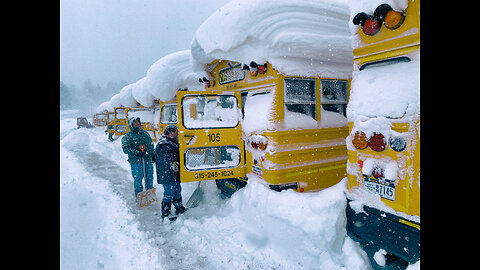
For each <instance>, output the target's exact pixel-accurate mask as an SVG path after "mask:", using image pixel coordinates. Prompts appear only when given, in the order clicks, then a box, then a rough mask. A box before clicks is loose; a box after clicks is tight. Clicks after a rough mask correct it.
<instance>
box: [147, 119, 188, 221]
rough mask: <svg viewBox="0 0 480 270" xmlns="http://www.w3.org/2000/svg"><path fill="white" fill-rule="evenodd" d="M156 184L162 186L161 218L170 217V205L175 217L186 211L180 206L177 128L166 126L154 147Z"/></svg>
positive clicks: (180, 190) (180, 188)
mask: <svg viewBox="0 0 480 270" xmlns="http://www.w3.org/2000/svg"><path fill="white" fill-rule="evenodd" d="M155 156H156V158H155V159H156V163H155V164H156V168H157V183H158V184H162V186H163V190H164V192H163V199H162V218H165V217H168V216H169V215H171V212H170V210H171V208H172V203H173V206H174V207H175V215H178V214H181V213H183V212H185V211H187V209H186V208H185V207H184V206H183V205H182V193H181V192H182V187H181V185H180V153H179V146H178V128H177V126H175V125H168V126H167V127H166V128H165V130H164V132H163V134H162V136H161V137H160V140H159V141H158V143H157V146H156V147H155Z"/></svg>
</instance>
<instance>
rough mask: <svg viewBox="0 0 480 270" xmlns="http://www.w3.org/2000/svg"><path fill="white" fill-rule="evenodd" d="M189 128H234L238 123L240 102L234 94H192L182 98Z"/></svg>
mask: <svg viewBox="0 0 480 270" xmlns="http://www.w3.org/2000/svg"><path fill="white" fill-rule="evenodd" d="M182 113H183V125H184V126H185V127H186V128H187V129H203V128H232V127H236V126H237V125H238V119H239V117H238V103H237V98H236V97H235V96H233V95H192V96H185V97H184V98H183V99H182Z"/></svg>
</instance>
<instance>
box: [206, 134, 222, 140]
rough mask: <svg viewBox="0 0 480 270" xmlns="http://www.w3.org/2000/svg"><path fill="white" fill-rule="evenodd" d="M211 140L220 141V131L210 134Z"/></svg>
mask: <svg viewBox="0 0 480 270" xmlns="http://www.w3.org/2000/svg"><path fill="white" fill-rule="evenodd" d="M208 141H209V142H220V132H217V133H210V134H208Z"/></svg>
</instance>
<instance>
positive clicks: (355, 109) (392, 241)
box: [346, 0, 420, 269]
mask: <svg viewBox="0 0 480 270" xmlns="http://www.w3.org/2000/svg"><path fill="white" fill-rule="evenodd" d="M365 6H368V5H365ZM395 8H397V9H395ZM372 10H373V12H372V11H364V12H358V13H357V14H352V15H354V16H352V18H353V20H352V22H353V24H354V25H358V27H359V29H358V32H357V34H356V35H355V39H356V40H355V42H354V44H355V45H354V51H353V55H354V70H353V75H352V89H351V96H350V99H349V103H348V108H347V117H348V121H349V122H348V126H349V135H348V136H347V138H346V142H347V148H348V164H347V177H348V192H347V198H348V204H347V209H346V213H347V232H348V234H349V236H350V237H351V238H352V239H354V240H356V241H358V242H360V243H361V245H362V247H363V248H364V250H365V251H366V252H367V254H368V255H369V257H370V259H371V263H372V265H373V266H374V267H379V265H378V264H377V261H376V260H375V259H374V258H373V257H374V254H376V253H377V252H380V249H383V250H384V251H386V254H385V253H384V255H385V256H384V258H385V259H386V263H385V267H389V266H395V267H400V268H401V269H402V268H405V267H406V266H407V263H415V262H417V261H418V260H419V259H420V110H419V109H420V102H419V100H420V98H419V93H420V86H419V76H420V74H419V66H420V1H419V0H415V1H413V0H409V1H408V6H406V7H405V8H404V9H398V7H391V6H389V5H387V4H382V5H379V6H378V7H373V8H372ZM382 252H383V251H382ZM377 257H378V254H377Z"/></svg>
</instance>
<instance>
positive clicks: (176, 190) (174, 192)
mask: <svg viewBox="0 0 480 270" xmlns="http://www.w3.org/2000/svg"><path fill="white" fill-rule="evenodd" d="M162 186H163V199H162V202H164V203H168V202H173V200H175V199H181V198H182V186H181V185H180V181H175V182H173V183H169V184H162Z"/></svg>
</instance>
